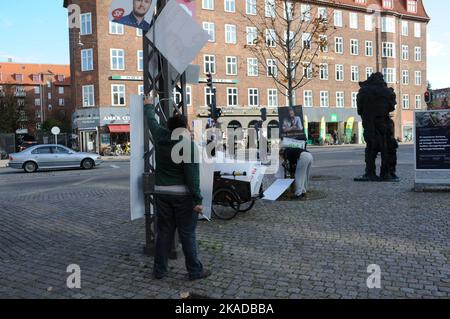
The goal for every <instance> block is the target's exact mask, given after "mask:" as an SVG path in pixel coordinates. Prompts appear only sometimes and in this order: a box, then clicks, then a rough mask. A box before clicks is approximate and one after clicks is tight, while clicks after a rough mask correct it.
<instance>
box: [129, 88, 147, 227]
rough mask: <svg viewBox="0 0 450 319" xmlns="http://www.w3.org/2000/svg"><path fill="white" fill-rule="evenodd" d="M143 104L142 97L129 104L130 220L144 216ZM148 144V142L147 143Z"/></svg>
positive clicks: (134, 98)
mask: <svg viewBox="0 0 450 319" xmlns="http://www.w3.org/2000/svg"><path fill="white" fill-rule="evenodd" d="M143 104H144V102H143V100H142V96H140V95H133V96H132V97H131V104H130V117H131V119H130V139H131V159H130V209H131V220H135V219H139V218H143V217H144V214H145V201H144V200H145V199H144V191H143V188H142V174H144V148H143V147H142V146H143V145H144V143H145V141H144V119H143V109H144V105H143ZM147 143H148V141H147Z"/></svg>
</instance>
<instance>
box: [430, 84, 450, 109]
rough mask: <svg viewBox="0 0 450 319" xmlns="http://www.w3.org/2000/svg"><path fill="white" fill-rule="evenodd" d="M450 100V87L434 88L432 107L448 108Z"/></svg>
mask: <svg viewBox="0 0 450 319" xmlns="http://www.w3.org/2000/svg"><path fill="white" fill-rule="evenodd" d="M449 101H450V88H444V89H436V90H433V102H432V106H431V107H430V109H433V110H439V109H448V108H449V105H450V104H449Z"/></svg>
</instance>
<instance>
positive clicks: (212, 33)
mask: <svg viewBox="0 0 450 319" xmlns="http://www.w3.org/2000/svg"><path fill="white" fill-rule="evenodd" d="M203 30H205V31H206V32H207V33H208V35H209V40H208V41H209V42H215V41H216V28H215V25H214V23H213V22H203Z"/></svg>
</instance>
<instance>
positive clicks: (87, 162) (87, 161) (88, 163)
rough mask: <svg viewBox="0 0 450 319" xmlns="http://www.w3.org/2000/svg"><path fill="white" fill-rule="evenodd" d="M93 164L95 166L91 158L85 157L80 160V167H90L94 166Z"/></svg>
mask: <svg viewBox="0 0 450 319" xmlns="http://www.w3.org/2000/svg"><path fill="white" fill-rule="evenodd" d="M94 166H95V164H94V161H93V160H91V159H90V158H87V159H85V160H83V161H82V162H81V167H82V168H84V169H92V168H94Z"/></svg>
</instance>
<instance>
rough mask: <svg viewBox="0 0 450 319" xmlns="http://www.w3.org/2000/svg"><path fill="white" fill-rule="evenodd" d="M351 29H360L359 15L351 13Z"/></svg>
mask: <svg viewBox="0 0 450 319" xmlns="http://www.w3.org/2000/svg"><path fill="white" fill-rule="evenodd" d="M350 29H358V14H357V13H356V12H350Z"/></svg>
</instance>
